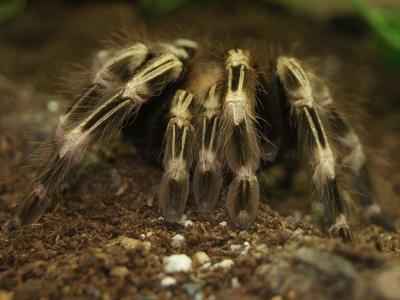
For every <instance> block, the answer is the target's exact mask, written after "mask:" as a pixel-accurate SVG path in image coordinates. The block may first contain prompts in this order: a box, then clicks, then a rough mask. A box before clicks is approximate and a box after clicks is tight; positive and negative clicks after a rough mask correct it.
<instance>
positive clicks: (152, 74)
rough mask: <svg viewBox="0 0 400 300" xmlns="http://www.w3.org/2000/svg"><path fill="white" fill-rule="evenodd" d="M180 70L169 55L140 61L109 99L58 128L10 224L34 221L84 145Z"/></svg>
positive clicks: (111, 127)
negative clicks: (48, 154) (48, 156)
mask: <svg viewBox="0 0 400 300" xmlns="http://www.w3.org/2000/svg"><path fill="white" fill-rule="evenodd" d="M181 72H182V63H181V62H180V61H179V60H178V59H177V58H176V57H175V56H173V55H172V54H163V55H160V56H159V57H155V58H153V59H151V60H150V61H148V62H147V63H146V64H144V65H143V66H142V67H141V68H140V69H139V70H138V72H137V73H136V74H135V75H134V76H133V77H132V78H131V79H130V80H129V81H128V82H127V83H126V84H125V87H124V88H123V89H121V90H120V91H117V92H115V93H114V95H113V96H112V97H111V98H108V97H106V96H103V99H100V100H99V101H97V102H96V105H95V106H94V107H92V108H91V110H88V111H87V112H86V113H85V114H83V115H82V117H81V119H80V121H79V122H78V123H77V124H75V125H74V126H72V128H70V129H69V130H67V131H66V132H65V133H64V132H62V131H60V132H59V133H60V136H57V140H56V141H55V142H56V143H55V146H54V147H53V149H52V154H51V159H50V160H49V161H48V162H47V163H45V164H44V166H43V167H42V168H41V170H40V171H39V173H38V176H37V178H36V184H35V187H34V189H33V191H32V193H31V194H29V195H28V196H27V197H25V198H23V199H22V201H21V203H20V205H19V206H18V208H17V211H16V213H15V216H14V219H13V227H14V228H19V227H21V226H23V225H26V224H29V223H33V222H35V221H37V220H38V219H39V218H40V217H41V215H42V214H43V213H44V211H45V210H46V208H47V206H48V205H49V203H50V202H51V200H52V199H51V198H52V196H53V194H54V192H55V191H56V190H58V188H59V186H60V184H61V183H62V182H63V181H64V180H65V178H66V177H67V176H68V174H69V173H70V171H71V169H72V167H73V166H74V165H76V164H77V163H78V162H79V161H80V160H81V159H82V157H83V155H84V153H85V152H86V149H87V148H88V146H89V145H90V144H93V143H95V142H101V141H103V140H104V139H105V136H104V134H105V133H107V134H108V135H109V136H110V134H112V133H114V132H115V130H119V129H120V128H121V127H122V126H123V123H124V122H125V121H126V120H127V119H128V118H130V117H132V115H134V114H136V113H137V112H138V110H139V109H140V107H141V105H142V104H143V103H144V102H146V101H147V100H148V99H149V98H151V97H153V96H155V95H158V94H159V93H160V92H161V91H162V90H163V89H164V88H165V86H166V85H167V84H169V83H171V82H174V81H176V80H177V79H178V77H179V76H180V74H181ZM71 125H73V124H71ZM110 130H111V131H110Z"/></svg>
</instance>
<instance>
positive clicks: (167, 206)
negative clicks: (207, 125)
mask: <svg viewBox="0 0 400 300" xmlns="http://www.w3.org/2000/svg"><path fill="white" fill-rule="evenodd" d="M193 99H194V98H193V95H192V94H190V93H188V92H186V91H184V90H178V91H177V92H176V94H175V96H174V99H173V100H172V102H171V108H170V120H169V123H168V127H167V130H166V133H165V150H164V159H163V165H164V168H165V172H164V175H163V177H162V179H161V183H160V188H159V202H160V208H161V213H162V215H163V216H164V218H165V219H166V220H167V221H171V222H175V221H179V219H180V218H181V217H182V215H183V213H184V210H185V207H186V202H187V199H188V195H189V170H190V168H191V166H192V161H193V150H194V149H193V143H194V127H193V125H192V112H193V105H194V100H193Z"/></svg>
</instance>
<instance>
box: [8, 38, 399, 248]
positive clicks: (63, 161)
mask: <svg viewBox="0 0 400 300" xmlns="http://www.w3.org/2000/svg"><path fill="white" fill-rule="evenodd" d="M203 52H205V51H203ZM209 59H210V58H209V57H207V55H205V54H204V53H201V51H200V49H199V47H198V44H197V43H196V42H194V41H192V40H188V39H177V40H175V41H173V42H171V43H156V42H154V43H150V42H149V43H147V44H146V45H145V44H143V43H136V44H133V45H131V46H129V47H125V48H123V49H120V50H111V51H109V50H108V51H101V52H99V53H98V55H97V56H96V60H95V63H94V67H93V75H92V78H91V82H90V83H89V84H88V85H87V86H86V88H85V89H84V91H83V93H82V94H81V95H80V96H79V97H78V98H77V101H76V102H75V103H74V104H73V105H72V106H71V107H70V108H69V110H68V111H67V112H66V113H65V114H64V115H63V116H62V117H61V118H60V122H59V125H58V127H57V130H56V132H55V135H54V146H53V149H52V155H51V158H50V159H49V160H48V161H47V162H46V163H45V164H44V165H43V166H42V167H41V169H40V171H39V172H38V175H37V178H36V181H35V184H34V188H33V190H32V192H31V193H30V194H29V195H27V196H26V197H25V198H23V199H22V201H21V203H20V205H19V206H18V208H17V211H16V214H15V216H14V219H13V227H14V228H19V227H21V226H23V225H26V224H30V223H33V222H36V221H37V220H38V219H39V218H40V217H41V216H42V214H43V213H44V211H45V210H46V208H47V207H48V205H49V204H50V203H51V201H52V198H53V195H54V193H55V192H56V191H57V189H58V188H59V186H60V184H62V182H63V181H64V180H65V179H66V177H67V175H68V174H69V173H70V170H71V169H72V167H73V166H74V165H76V164H77V163H78V162H80V161H81V160H82V158H83V155H84V153H85V152H86V150H87V148H88V147H89V146H90V145H91V144H94V143H100V142H101V141H103V140H104V139H106V138H107V137H110V135H113V134H116V133H117V132H118V131H119V130H120V129H121V127H124V132H126V133H129V134H130V136H131V137H133V138H132V139H133V142H134V143H135V144H136V145H137V146H138V147H139V148H140V149H143V153H145V154H146V155H149V156H151V157H154V158H156V159H158V157H159V156H160V155H159V154H160V153H161V154H162V155H163V159H162V166H163V168H164V170H165V171H164V175H163V176H162V179H161V183H160V185H159V188H158V198H159V205H160V208H161V213H162V215H163V216H164V218H165V219H166V220H167V221H177V220H179V219H180V218H181V216H182V215H183V213H184V210H185V206H186V203H187V199H188V197H189V187H190V185H191V184H190V178H191V177H192V190H193V194H194V199H195V203H196V206H197V207H198V209H199V210H200V211H202V212H209V211H211V210H213V208H214V207H215V205H216V203H217V201H218V199H219V198H220V195H221V191H222V188H223V185H224V182H226V181H228V180H229V181H230V183H229V186H228V187H227V192H226V211H227V214H228V217H229V220H230V222H231V224H232V225H233V226H235V227H238V228H240V229H244V228H248V227H249V226H250V225H251V224H252V223H253V222H254V220H255V218H256V215H257V210H258V206H259V202H260V200H259V199H260V186H259V181H258V175H259V174H260V173H261V172H263V171H264V170H265V169H266V168H268V166H270V165H271V164H272V163H274V162H275V161H276V160H277V157H285V156H284V154H285V153H287V152H288V151H293V150H295V151H297V152H298V153H304V154H306V156H307V157H308V160H309V162H310V166H311V170H312V173H313V175H312V178H311V184H312V186H313V188H314V190H315V192H316V194H317V196H318V197H319V198H320V200H321V201H322V203H323V206H324V217H325V221H326V224H327V225H328V226H329V233H330V234H331V235H333V236H341V237H342V238H343V239H344V240H346V241H349V240H351V239H352V234H351V230H350V225H349V204H348V200H345V199H346V198H348V197H347V195H349V191H350V190H351V189H353V190H355V193H354V194H355V195H356V196H355V198H356V200H357V201H358V203H359V204H360V205H361V206H362V207H363V208H364V209H365V213H366V215H367V216H368V217H369V219H370V220H371V222H373V223H376V224H379V225H381V226H382V227H384V228H385V229H387V230H394V229H395V228H394V227H393V226H392V225H391V223H390V222H389V221H388V220H387V219H386V218H385V217H384V216H383V214H382V213H381V209H380V207H379V205H378V204H377V201H376V198H377V197H376V195H375V192H374V190H373V187H372V183H371V180H370V176H369V173H368V169H367V166H366V161H365V155H364V152H363V147H362V145H361V144H360V141H359V138H358V136H357V134H356V133H355V131H354V130H353V129H352V128H351V126H350V125H349V123H348V122H347V120H346V119H345V118H344V117H343V116H342V114H341V113H340V112H339V111H338V109H337V108H336V106H335V103H334V101H333V99H332V96H331V93H330V92H329V89H328V88H327V86H326V84H325V83H324V81H323V80H322V79H321V78H319V77H318V76H317V75H316V74H315V72H313V71H312V70H311V69H310V68H309V67H307V66H306V65H305V64H304V63H303V62H302V61H300V60H298V59H296V58H293V57H285V56H280V57H278V58H277V59H273V60H271V63H270V64H269V66H268V67H267V68H268V72H262V71H261V68H260V67H259V66H258V65H257V64H256V63H255V62H254V61H253V60H252V57H251V54H250V51H249V50H244V49H231V50H229V51H227V52H226V53H225V57H224V59H223V60H222V59H215V60H214V61H212V62H210V60H209ZM127 123H129V125H127ZM125 125H126V126H125ZM160 163H161V162H160ZM346 174H349V175H351V179H350V180H345V178H346V176H345V175H346ZM191 175H192V176H191ZM224 178H225V180H224ZM346 181H347V182H349V181H350V182H351V184H350V185H348V184H347V185H346V184H345V182H346Z"/></svg>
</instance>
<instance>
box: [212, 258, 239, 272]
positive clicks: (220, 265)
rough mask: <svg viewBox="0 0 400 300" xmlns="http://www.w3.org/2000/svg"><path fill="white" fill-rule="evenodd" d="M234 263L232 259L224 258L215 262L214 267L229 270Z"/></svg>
mask: <svg viewBox="0 0 400 300" xmlns="http://www.w3.org/2000/svg"><path fill="white" fill-rule="evenodd" d="M234 265H235V262H234V261H233V260H232V259H224V260H223V261H221V262H219V263H216V264H215V265H214V269H218V268H221V269H225V270H229V269H230V268H232V267H233V266H234Z"/></svg>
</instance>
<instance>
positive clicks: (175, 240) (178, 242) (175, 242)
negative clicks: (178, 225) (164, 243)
mask: <svg viewBox="0 0 400 300" xmlns="http://www.w3.org/2000/svg"><path fill="white" fill-rule="evenodd" d="M184 241H185V237H184V236H183V235H182V234H179V233H178V234H176V235H174V236H173V237H172V242H171V245H172V247H174V248H180V247H181V246H182V244H183V242H184Z"/></svg>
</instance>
